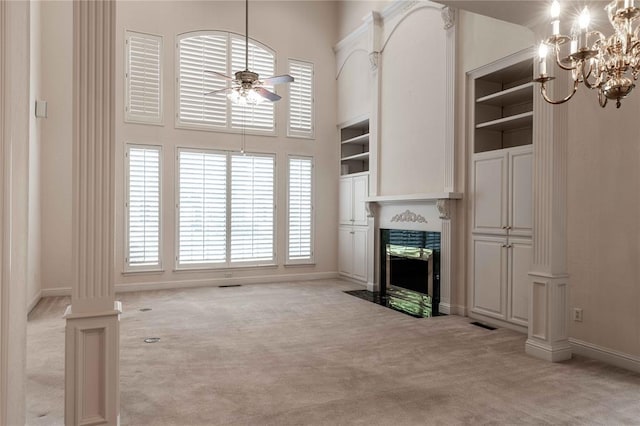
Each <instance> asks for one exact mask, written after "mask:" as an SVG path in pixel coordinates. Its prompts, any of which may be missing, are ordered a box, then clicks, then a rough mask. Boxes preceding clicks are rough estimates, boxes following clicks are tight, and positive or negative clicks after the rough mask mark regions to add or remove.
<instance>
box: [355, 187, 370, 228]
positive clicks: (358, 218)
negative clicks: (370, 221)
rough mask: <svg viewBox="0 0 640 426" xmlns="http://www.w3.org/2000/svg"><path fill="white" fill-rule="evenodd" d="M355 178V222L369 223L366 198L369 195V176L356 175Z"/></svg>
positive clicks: (359, 223)
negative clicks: (365, 205)
mask: <svg viewBox="0 0 640 426" xmlns="http://www.w3.org/2000/svg"><path fill="white" fill-rule="evenodd" d="M352 179H353V190H352V191H353V192H352V194H353V217H352V219H353V224H354V225H366V224H367V210H366V209H365V207H364V200H366V199H367V198H368V197H369V176H367V175H364V176H355V177H353V178H352Z"/></svg>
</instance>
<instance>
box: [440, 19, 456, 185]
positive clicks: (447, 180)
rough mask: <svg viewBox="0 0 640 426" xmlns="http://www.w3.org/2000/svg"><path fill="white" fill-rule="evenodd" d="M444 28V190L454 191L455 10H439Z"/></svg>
mask: <svg viewBox="0 0 640 426" xmlns="http://www.w3.org/2000/svg"><path fill="white" fill-rule="evenodd" d="M441 15H442V21H443V25H444V30H445V31H446V34H447V46H446V55H447V56H446V58H445V67H446V71H445V72H446V74H445V75H446V76H447V78H446V80H445V82H444V84H445V86H446V100H445V113H446V123H445V128H444V132H445V137H444V191H445V192H454V191H455V178H454V177H455V156H454V152H455V131H456V128H455V126H456V122H455V114H456V107H455V99H456V76H457V75H458V74H457V73H456V54H457V52H456V35H457V26H456V10H455V9H452V8H450V7H445V8H443V9H442V12H441Z"/></svg>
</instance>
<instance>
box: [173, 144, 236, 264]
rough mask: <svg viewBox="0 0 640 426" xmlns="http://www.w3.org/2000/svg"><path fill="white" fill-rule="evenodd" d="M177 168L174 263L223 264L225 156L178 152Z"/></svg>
mask: <svg viewBox="0 0 640 426" xmlns="http://www.w3.org/2000/svg"><path fill="white" fill-rule="evenodd" d="M178 168H179V183H178V193H179V195H178V199H179V203H178V227H179V230H178V234H179V242H178V247H179V248H178V264H179V265H189V264H192V265H193V264H200V265H202V264H216V263H223V262H225V261H226V241H227V156H226V154H221V153H214V152H194V151H186V150H180V151H179V154H178Z"/></svg>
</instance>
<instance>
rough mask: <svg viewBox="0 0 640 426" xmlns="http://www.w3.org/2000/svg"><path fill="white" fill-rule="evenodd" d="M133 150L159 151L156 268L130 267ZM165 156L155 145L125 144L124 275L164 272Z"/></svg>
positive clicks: (158, 146)
mask: <svg viewBox="0 0 640 426" xmlns="http://www.w3.org/2000/svg"><path fill="white" fill-rule="evenodd" d="M131 148H141V149H145V148H156V149H158V151H159V163H158V167H159V173H158V184H159V185H160V188H159V197H158V203H159V204H158V206H159V207H158V230H159V235H158V265H156V266H131V265H129V150H130V149H131ZM162 157H163V154H162V146H161V145H155V144H138V143H125V155H124V170H125V179H124V194H125V195H124V257H123V260H124V268H123V272H122V273H123V274H127V273H133V272H163V271H164V269H163V266H162V258H163V255H162V252H163V238H162V223H163V215H162V187H163V183H162V181H163V177H162V174H163V171H164V167H163V158H162Z"/></svg>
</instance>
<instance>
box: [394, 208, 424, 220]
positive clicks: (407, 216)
mask: <svg viewBox="0 0 640 426" xmlns="http://www.w3.org/2000/svg"><path fill="white" fill-rule="evenodd" d="M391 222H416V223H427V219H425V218H424V216H422V215H420V214H417V213H414V212H412V211H411V210H405V211H404V212H402V213H398V214H397V215H395V216H393V217H392V218H391Z"/></svg>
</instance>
